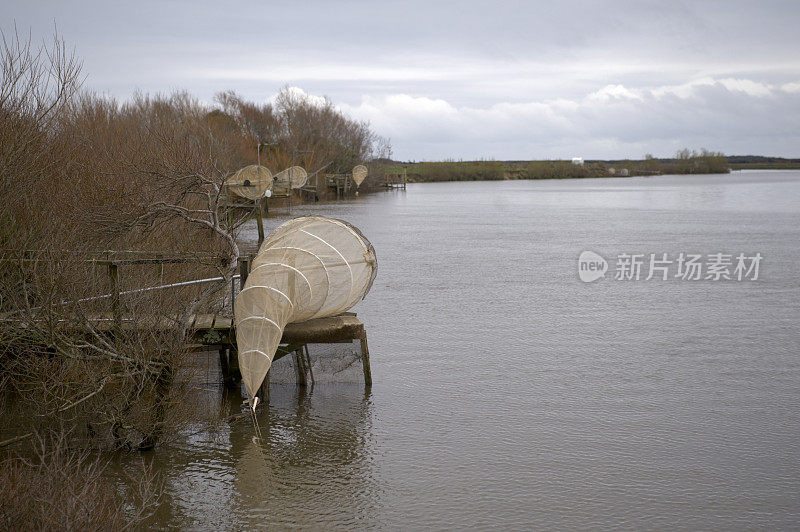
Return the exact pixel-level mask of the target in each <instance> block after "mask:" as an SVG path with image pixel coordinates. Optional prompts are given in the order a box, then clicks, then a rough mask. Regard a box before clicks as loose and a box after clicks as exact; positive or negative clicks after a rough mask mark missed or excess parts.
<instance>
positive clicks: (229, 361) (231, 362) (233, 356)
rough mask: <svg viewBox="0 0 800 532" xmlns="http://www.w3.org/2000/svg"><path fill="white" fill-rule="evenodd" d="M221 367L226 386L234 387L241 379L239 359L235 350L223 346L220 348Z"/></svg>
mask: <svg viewBox="0 0 800 532" xmlns="http://www.w3.org/2000/svg"><path fill="white" fill-rule="evenodd" d="M219 367H220V371H221V373H222V382H223V383H224V384H225V387H226V388H234V387H236V384H237V383H238V382H239V381H240V380H241V378H242V375H241V373H239V359H238V357H237V353H236V351H235V350H233V349H231V348H230V347H223V348H220V350H219Z"/></svg>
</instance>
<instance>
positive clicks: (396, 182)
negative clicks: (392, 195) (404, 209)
mask: <svg viewBox="0 0 800 532" xmlns="http://www.w3.org/2000/svg"><path fill="white" fill-rule="evenodd" d="M407 182H408V177H407V175H406V167H405V166H404V167H403V171H402V172H395V173H390V174H386V180H385V181H384V183H383V186H384V187H385V188H396V189H402V190H405V189H406V183H407Z"/></svg>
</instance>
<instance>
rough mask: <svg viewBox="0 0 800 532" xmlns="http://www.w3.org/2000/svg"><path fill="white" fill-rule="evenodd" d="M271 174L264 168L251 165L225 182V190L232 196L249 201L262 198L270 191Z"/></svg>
mask: <svg viewBox="0 0 800 532" xmlns="http://www.w3.org/2000/svg"><path fill="white" fill-rule="evenodd" d="M272 182H273V179H272V172H270V171H269V168H267V167H266V166H259V165H257V164H251V165H250V166H245V167H244V168H242V169H241V170H239V171H238V172H236V173H235V174H233V175H232V176H230V177H229V178H228V179H226V180H225V185H226V188H227V189H228V191H229V192H231V193H232V194H235V195H237V196H240V197H242V198H246V199H249V200H257V199H261V198H263V197H264V194H266V193H267V191H268V190H271V189H272Z"/></svg>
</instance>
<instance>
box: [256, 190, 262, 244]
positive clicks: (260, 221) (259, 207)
mask: <svg viewBox="0 0 800 532" xmlns="http://www.w3.org/2000/svg"><path fill="white" fill-rule="evenodd" d="M256 223H257V224H258V247H261V243H262V242H263V241H264V202H263V201H261V200H259V201H258V213H257V214H256Z"/></svg>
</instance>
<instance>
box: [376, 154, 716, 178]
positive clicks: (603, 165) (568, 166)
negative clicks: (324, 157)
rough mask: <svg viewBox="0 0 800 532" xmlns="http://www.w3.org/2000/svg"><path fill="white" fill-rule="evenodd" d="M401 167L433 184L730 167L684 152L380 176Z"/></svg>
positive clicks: (453, 165)
mask: <svg viewBox="0 0 800 532" xmlns="http://www.w3.org/2000/svg"><path fill="white" fill-rule="evenodd" d="M404 168H405V171H406V175H407V177H408V181H409V182H434V181H477V180H505V179H572V178H583V177H614V176H616V177H620V176H621V177H625V176H636V175H659V174H714V173H727V172H728V171H729V170H730V165H729V164H728V161H727V159H726V158H725V156H724V155H722V154H721V153H714V152H707V151H705V150H703V151H701V152H690V151H688V150H683V151H681V152H679V153H678V154H677V156H676V157H674V158H671V159H657V158H654V157H647V158H645V159H642V160H630V159H626V160H615V161H598V160H589V161H585V162H584V164H583V165H582V166H581V165H577V164H573V163H572V162H571V161H564V160H552V161H442V162H418V163H398V162H392V163H390V164H387V165H386V166H385V167H384V168H383V173H384V175H392V174H398V173H401V172H402V171H403V169H404Z"/></svg>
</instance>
